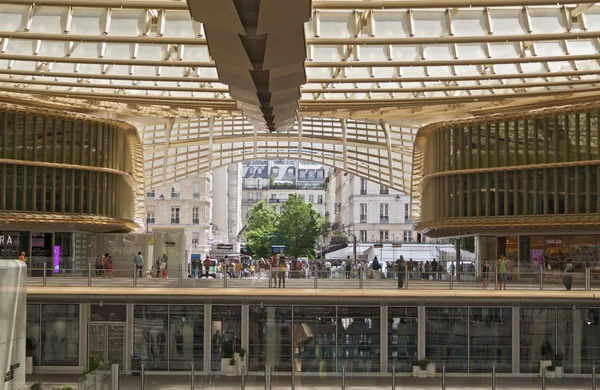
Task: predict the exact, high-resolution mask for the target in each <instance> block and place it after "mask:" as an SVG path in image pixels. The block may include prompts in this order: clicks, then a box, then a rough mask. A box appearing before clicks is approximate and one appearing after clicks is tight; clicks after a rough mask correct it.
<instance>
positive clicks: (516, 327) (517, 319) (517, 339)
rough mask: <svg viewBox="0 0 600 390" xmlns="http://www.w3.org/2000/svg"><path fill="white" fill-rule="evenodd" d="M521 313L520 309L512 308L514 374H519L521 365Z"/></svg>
mask: <svg viewBox="0 0 600 390" xmlns="http://www.w3.org/2000/svg"><path fill="white" fill-rule="evenodd" d="M520 352H521V313H520V311H519V307H513V308H512V372H513V374H518V373H519V371H520V368H519V366H520V364H521V354H520Z"/></svg>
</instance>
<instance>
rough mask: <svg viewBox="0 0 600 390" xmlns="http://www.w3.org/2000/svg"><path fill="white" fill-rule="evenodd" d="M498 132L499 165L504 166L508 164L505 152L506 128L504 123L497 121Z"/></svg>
mask: <svg viewBox="0 0 600 390" xmlns="http://www.w3.org/2000/svg"><path fill="white" fill-rule="evenodd" d="M494 126H495V127H496V132H497V134H498V166H499V167H504V166H506V165H507V157H508V156H507V155H506V153H504V151H505V150H506V129H505V127H504V123H497V124H495V125H494Z"/></svg>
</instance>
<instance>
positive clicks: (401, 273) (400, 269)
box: [394, 256, 406, 288]
mask: <svg viewBox="0 0 600 390" xmlns="http://www.w3.org/2000/svg"><path fill="white" fill-rule="evenodd" d="M394 268H395V271H396V274H397V275H398V288H404V278H406V264H405V263H404V257H402V256H400V258H398V260H396V264H394Z"/></svg>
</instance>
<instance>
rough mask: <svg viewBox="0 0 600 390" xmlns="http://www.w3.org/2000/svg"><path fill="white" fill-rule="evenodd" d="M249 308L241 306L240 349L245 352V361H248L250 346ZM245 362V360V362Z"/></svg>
mask: <svg viewBox="0 0 600 390" xmlns="http://www.w3.org/2000/svg"><path fill="white" fill-rule="evenodd" d="M249 327H250V307H249V306H248V305H242V348H244V350H245V351H246V359H248V352H249V350H250V349H249V345H250V328H249ZM246 361H247V360H246Z"/></svg>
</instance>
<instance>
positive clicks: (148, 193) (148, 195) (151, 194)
mask: <svg viewBox="0 0 600 390" xmlns="http://www.w3.org/2000/svg"><path fill="white" fill-rule="evenodd" d="M146 198H147V199H154V198H156V193H154V192H146Z"/></svg>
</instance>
